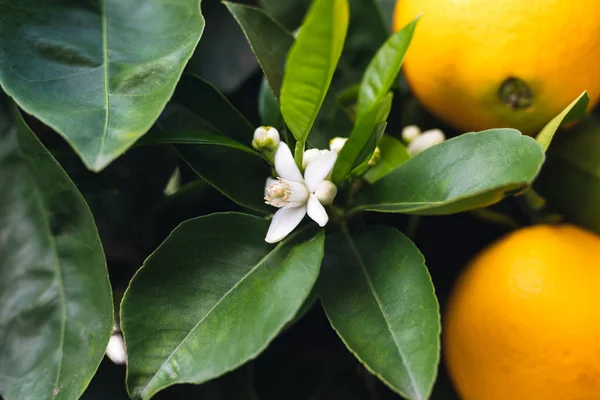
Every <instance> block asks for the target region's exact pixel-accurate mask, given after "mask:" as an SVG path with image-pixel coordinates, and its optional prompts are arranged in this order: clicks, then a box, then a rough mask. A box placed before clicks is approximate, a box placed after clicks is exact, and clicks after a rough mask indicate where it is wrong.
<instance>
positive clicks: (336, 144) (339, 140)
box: [329, 137, 348, 153]
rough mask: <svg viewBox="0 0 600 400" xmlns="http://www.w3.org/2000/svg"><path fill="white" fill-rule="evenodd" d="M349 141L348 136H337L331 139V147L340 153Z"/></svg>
mask: <svg viewBox="0 0 600 400" xmlns="http://www.w3.org/2000/svg"><path fill="white" fill-rule="evenodd" d="M347 141H348V138H345V137H335V138H333V139H331V140H330V141H329V149H331V150H335V151H337V152H338V153H339V152H341V151H342V148H343V147H344V145H345V144H346V142H347Z"/></svg>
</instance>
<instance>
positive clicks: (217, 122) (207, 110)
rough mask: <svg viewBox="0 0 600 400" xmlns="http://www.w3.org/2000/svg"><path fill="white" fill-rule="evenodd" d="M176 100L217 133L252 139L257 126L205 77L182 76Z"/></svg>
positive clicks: (244, 139)
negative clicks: (204, 78)
mask: <svg viewBox="0 0 600 400" xmlns="http://www.w3.org/2000/svg"><path fill="white" fill-rule="evenodd" d="M174 99H175V101H177V102H178V103H179V104H181V105H183V106H184V107H186V108H187V109H189V110H191V111H193V112H195V113H196V114H197V115H198V116H200V117H201V118H202V119H203V120H204V121H206V123H207V124H209V125H210V126H212V127H214V129H216V130H217V131H218V132H221V133H222V134H224V135H226V136H229V137H231V138H232V139H235V140H237V141H238V142H241V143H248V144H250V143H251V142H252V137H253V135H254V127H253V126H252V125H251V124H250V122H248V120H247V119H246V118H245V117H244V116H243V115H242V113H240V112H239V111H238V109H237V108H235V107H234V106H233V104H231V103H230V102H229V100H227V98H226V97H225V96H223V94H222V93H221V92H219V90H218V89H217V88H216V87H214V86H213V85H211V84H210V83H208V82H206V81H205V80H203V79H202V78H200V77H198V76H196V75H189V74H185V75H183V77H182V78H181V82H180V85H179V87H178V89H177V91H176V92H175V96H174Z"/></svg>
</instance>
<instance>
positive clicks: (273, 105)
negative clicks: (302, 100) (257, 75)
mask: <svg viewBox="0 0 600 400" xmlns="http://www.w3.org/2000/svg"><path fill="white" fill-rule="evenodd" d="M258 113H259V115H260V123H261V124H262V125H264V126H274V127H275V128H277V129H279V131H280V132H281V131H283V129H284V128H283V118H282V117H281V111H280V110H279V102H278V101H277V98H276V97H275V95H274V94H273V92H272V91H271V88H270V87H269V83H268V82H267V80H266V79H264V78H263V80H262V82H261V84H260V89H259V91H258Z"/></svg>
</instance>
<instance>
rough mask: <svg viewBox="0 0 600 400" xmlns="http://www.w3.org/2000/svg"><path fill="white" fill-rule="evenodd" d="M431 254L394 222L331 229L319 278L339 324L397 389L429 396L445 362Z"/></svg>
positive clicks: (353, 345) (351, 346) (323, 298)
mask: <svg viewBox="0 0 600 400" xmlns="http://www.w3.org/2000/svg"><path fill="white" fill-rule="evenodd" d="M424 262H425V260H424V259H423V256H422V255H421V253H420V252H419V250H418V249H417V248H416V247H415V245H414V244H413V243H412V242H411V241H410V240H409V239H408V238H407V237H406V236H404V235H403V234H402V233H400V232H398V231H397V230H396V229H394V228H388V227H377V226H371V227H368V228H367V229H366V230H363V231H362V232H360V233H357V234H350V233H348V232H346V231H344V232H343V233H342V232H339V233H335V234H333V235H332V236H328V237H327V256H326V257H325V260H324V265H323V273H322V279H321V280H320V284H319V291H320V296H321V301H322V303H323V307H324V309H325V312H326V313H327V317H328V318H329V321H330V322H331V325H332V326H333V328H334V329H335V330H336V332H337V333H338V335H340V337H341V338H342V340H343V341H344V343H345V344H346V346H347V347H348V348H349V349H350V351H351V352H352V353H353V354H354V355H355V356H356V357H357V358H358V359H359V361H361V362H362V363H363V364H364V365H365V366H366V367H367V369H369V371H371V372H372V373H373V374H375V375H376V376H377V377H379V379H381V380H382V381H383V382H384V383H385V384H386V385H388V386H389V387H390V388H391V389H393V390H394V391H396V392H398V393H399V394H401V395H403V396H405V397H408V398H409V399H419V400H420V399H427V398H429V395H430V393H431V390H432V388H433V383H434V381H435V376H436V372H437V365H438V362H439V352H440V344H439V336H440V317H439V307H438V304H437V300H436V297H435V293H434V290H433V284H432V283H431V278H430V276H429V273H428V271H427V268H426V267H425V263H424Z"/></svg>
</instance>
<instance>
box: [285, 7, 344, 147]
mask: <svg viewBox="0 0 600 400" xmlns="http://www.w3.org/2000/svg"><path fill="white" fill-rule="evenodd" d="M348 18H349V15H348V2H347V0H314V2H313V3H312V5H311V7H310V9H309V10H308V14H307V15H306V17H305V19H304V22H303V24H302V27H301V28H300V33H299V34H298V37H297V39H296V41H295V42H294V44H293V46H292V48H291V49H290V52H289V54H288V58H287V62H286V65H285V73H284V76H283V84H282V87H281V96H280V102H281V115H283V119H284V120H285V122H286V124H287V125H288V127H289V128H290V131H291V132H292V134H293V135H294V137H295V138H296V140H298V141H299V142H302V143H303V142H305V140H306V137H307V136H308V133H309V132H310V129H311V127H312V125H313V123H314V122H315V119H316V118H317V114H318V112H319V109H320V108H321V104H323V100H325V95H326V94H327V89H329V85H330V84H331V79H332V78H333V73H334V71H335V67H336V65H337V62H338V60H339V58H340V55H341V54H342V48H343V47H344V40H345V38H346V32H347V30H348Z"/></svg>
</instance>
